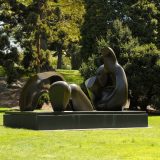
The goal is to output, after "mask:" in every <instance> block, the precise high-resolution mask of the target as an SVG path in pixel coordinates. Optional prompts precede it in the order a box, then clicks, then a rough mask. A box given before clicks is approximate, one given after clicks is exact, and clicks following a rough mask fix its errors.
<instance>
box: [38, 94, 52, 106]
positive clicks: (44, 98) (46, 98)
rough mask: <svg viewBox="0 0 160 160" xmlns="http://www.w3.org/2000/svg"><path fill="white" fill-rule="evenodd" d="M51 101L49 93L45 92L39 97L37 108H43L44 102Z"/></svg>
mask: <svg viewBox="0 0 160 160" xmlns="http://www.w3.org/2000/svg"><path fill="white" fill-rule="evenodd" d="M49 102H50V98H49V94H48V93H44V94H42V95H41V96H40V97H39V99H38V103H37V106H36V108H37V109H40V108H42V106H43V104H44V103H46V104H48V103H49Z"/></svg>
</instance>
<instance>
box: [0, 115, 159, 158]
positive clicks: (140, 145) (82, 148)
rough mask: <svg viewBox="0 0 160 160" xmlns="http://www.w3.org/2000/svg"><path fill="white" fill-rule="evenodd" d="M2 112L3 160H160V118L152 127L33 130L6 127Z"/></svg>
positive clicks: (152, 120) (0, 143) (0, 149)
mask: <svg viewBox="0 0 160 160" xmlns="http://www.w3.org/2000/svg"><path fill="white" fill-rule="evenodd" d="M2 116H3V113H0V159H1V160H22V159H23V160H29V159H31V160H43V159H45V160H53V159H54V160H158V159H160V149H159V148H160V117H158V116H157V117H149V128H134V129H111V130H68V131H33V130H25V129H11V128H5V127H3V122H2Z"/></svg>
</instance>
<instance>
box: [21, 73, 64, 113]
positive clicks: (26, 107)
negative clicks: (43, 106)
mask: <svg viewBox="0 0 160 160" xmlns="http://www.w3.org/2000/svg"><path fill="white" fill-rule="evenodd" d="M56 81H64V78H63V77H62V76H61V75H60V74H58V73H56V72H43V73H38V74H37V75H34V76H32V77H31V78H30V79H29V80H28V81H27V83H26V84H25V85H24V87H23V89H22V92H21V95H20V99H19V106H20V110H21V111H33V110H34V109H35V108H36V106H37V103H38V99H39V97H40V96H41V95H42V94H43V93H46V92H48V90H49V88H50V85H51V84H53V83H54V82H56Z"/></svg>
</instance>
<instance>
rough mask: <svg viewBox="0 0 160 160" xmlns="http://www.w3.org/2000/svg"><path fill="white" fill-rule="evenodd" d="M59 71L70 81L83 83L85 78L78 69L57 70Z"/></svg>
mask: <svg viewBox="0 0 160 160" xmlns="http://www.w3.org/2000/svg"><path fill="white" fill-rule="evenodd" d="M57 72H59V73H61V74H62V75H63V76H64V78H65V80H66V81H67V82H68V83H76V84H81V83H82V82H83V78H82V77H81V75H80V73H79V71H78V70H62V69H60V70H57Z"/></svg>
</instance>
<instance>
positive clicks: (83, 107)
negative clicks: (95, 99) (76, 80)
mask: <svg viewBox="0 0 160 160" xmlns="http://www.w3.org/2000/svg"><path fill="white" fill-rule="evenodd" d="M70 88H71V98H72V104H73V109H74V110H75V111H92V110H94V109H93V106H92V104H91V102H90V100H89V99H88V97H87V96H86V95H85V94H84V92H83V91H82V90H81V88H80V87H79V86H78V85H76V84H71V85H70Z"/></svg>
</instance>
